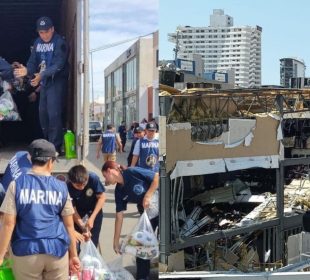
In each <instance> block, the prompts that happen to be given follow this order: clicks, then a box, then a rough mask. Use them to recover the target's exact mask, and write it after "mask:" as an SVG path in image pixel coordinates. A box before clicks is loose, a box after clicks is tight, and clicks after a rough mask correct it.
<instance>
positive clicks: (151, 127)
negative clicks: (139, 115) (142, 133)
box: [145, 122, 157, 130]
mask: <svg viewBox="0 0 310 280" xmlns="http://www.w3.org/2000/svg"><path fill="white" fill-rule="evenodd" d="M145 129H147V130H157V128H156V125H155V123H152V122H150V123H148V124H147V125H146V128H145Z"/></svg>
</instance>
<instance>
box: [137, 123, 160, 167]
mask: <svg viewBox="0 0 310 280" xmlns="http://www.w3.org/2000/svg"><path fill="white" fill-rule="evenodd" d="M156 130H157V129H156V125H155V124H154V123H152V122H150V123H148V124H147V125H146V129H145V131H146V135H145V136H144V137H143V138H141V139H138V140H137V142H136V144H135V147H134V150H133V157H132V161H131V166H132V167H133V166H139V167H142V168H146V169H150V170H153V171H154V172H156V173H158V172H159V161H158V159H159V142H158V139H156V138H155V133H156Z"/></svg>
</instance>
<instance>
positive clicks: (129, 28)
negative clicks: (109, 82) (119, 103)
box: [90, 0, 158, 100]
mask: <svg viewBox="0 0 310 280" xmlns="http://www.w3.org/2000/svg"><path fill="white" fill-rule="evenodd" d="M156 30H158V0H147V1H145V0H130V1H127V0H90V49H95V48H98V47H102V46H105V45H107V44H112V43H116V42H120V41H123V40H127V39H131V38H135V37H139V36H142V35H145V34H149V33H152V32H154V31H156ZM134 42H135V41H134V40H133V41H131V42H129V43H126V44H121V45H119V46H117V47H113V48H109V49H105V50H103V51H98V52H95V53H93V74H94V96H95V100H98V99H100V100H103V96H104V69H105V68H106V67H107V66H108V65H110V64H111V63H112V62H113V61H114V60H115V59H116V58H117V57H118V56H119V55H120V54H121V53H123V52H124V51H125V50H126V49H127V48H128V47H129V46H131V45H132V44H133V43H134ZM90 96H91V95H90Z"/></svg>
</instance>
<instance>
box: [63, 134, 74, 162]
mask: <svg viewBox="0 0 310 280" xmlns="http://www.w3.org/2000/svg"><path fill="white" fill-rule="evenodd" d="M65 156H66V159H71V158H76V150H75V136H74V133H73V132H72V131H71V130H67V132H66V133H65Z"/></svg>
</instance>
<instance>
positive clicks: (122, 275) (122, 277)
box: [108, 256, 135, 280]
mask: <svg viewBox="0 0 310 280" xmlns="http://www.w3.org/2000/svg"><path fill="white" fill-rule="evenodd" d="M108 266H109V268H110V270H111V272H112V273H113V275H114V277H115V279H116V280H134V279H135V278H134V277H133V276H132V274H131V273H130V272H129V271H128V270H126V269H125V268H123V257H122V256H119V257H117V258H116V259H115V260H113V261H111V262H109V263H108Z"/></svg>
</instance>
